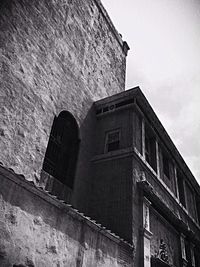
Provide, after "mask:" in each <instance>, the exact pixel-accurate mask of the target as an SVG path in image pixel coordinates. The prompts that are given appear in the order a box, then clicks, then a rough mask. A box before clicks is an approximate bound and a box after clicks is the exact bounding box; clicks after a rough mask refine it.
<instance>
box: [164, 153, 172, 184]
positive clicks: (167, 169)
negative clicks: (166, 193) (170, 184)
mask: <svg viewBox="0 0 200 267" xmlns="http://www.w3.org/2000/svg"><path fill="white" fill-rule="evenodd" d="M162 165H163V174H164V176H165V177H167V178H168V179H170V178H171V177H170V159H169V155H168V153H167V152H166V150H165V149H163V150H162Z"/></svg>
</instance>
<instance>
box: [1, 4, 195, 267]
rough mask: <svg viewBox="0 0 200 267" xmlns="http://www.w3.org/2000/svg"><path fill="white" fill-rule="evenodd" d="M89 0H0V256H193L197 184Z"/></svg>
mask: <svg viewBox="0 0 200 267" xmlns="http://www.w3.org/2000/svg"><path fill="white" fill-rule="evenodd" d="M128 49H129V47H128V45H127V43H126V42H124V41H123V40H122V38H121V36H120V35H119V33H118V32H117V30H116V29H115V27H114V26H113V24H112V22H111V20H110V18H109V16H108V14H107V12H106V10H105V9H104V7H103V6H102V4H101V2H100V0H86V1H79V0H74V1H72V0H48V1H47V0H40V1H39V0H34V1H28V0H7V1H5V0H4V1H1V3H0V58H1V59H0V101H1V103H0V151H1V153H0V161H1V165H0V181H1V186H0V237H1V238H0V266H2V267H7V266H8V267H10V266H13V267H14V266H15V267H16V266H18V267H19V266H21V267H22V266H26V267H28V266H29V267H31V266H32V267H33V266H35V267H46V266H52V267H54V266H55V267H68V266H72V267H73V266H76V267H81V266H86V267H96V266H98V267H100V266H117V267H121V266H135V267H139V266H141V267H142V266H145V267H147V266H148V267H150V266H166V267H167V266H176V267H181V266H192V267H198V266H200V226H199V223H200V187H199V185H198V183H197V182H196V180H195V178H194V177H193V175H192V173H191V172H190V170H189V168H188V167H187V165H186V164H185V162H184V160H183V158H182V157H181V155H180V154H179V152H178V150H177V149H176V147H175V146H174V144H173V142H172V140H171V139H170V137H169V136H168V134H167V133H166V131H165V129H164V128H163V126H162V124H161V122H160V121H159V119H158V118H157V116H156V114H155V113H154V111H153V109H152V108H151V106H150V104H149V103H148V101H147V99H146V98H145V96H144V95H143V93H142V91H141V90H140V88H139V87H136V88H133V89H131V90H127V91H125V71H126V56H127V52H128Z"/></svg>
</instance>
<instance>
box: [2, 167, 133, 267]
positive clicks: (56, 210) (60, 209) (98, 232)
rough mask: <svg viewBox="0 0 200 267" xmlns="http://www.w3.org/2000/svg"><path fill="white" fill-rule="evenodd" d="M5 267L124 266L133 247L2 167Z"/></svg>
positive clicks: (127, 264) (3, 259)
mask: <svg viewBox="0 0 200 267" xmlns="http://www.w3.org/2000/svg"><path fill="white" fill-rule="evenodd" d="M0 181H1V187H0V236H1V239H0V266H4V267H13V266H24V267H28V266H29V267H30V266H31V267H34V266H35V267H46V266H49V267H55V266H59V267H66V266H71V267H73V266H74V267H75V266H76V267H81V266H87V267H94V266H96V267H100V266H102V267H103V266H104V267H106V266H109V267H112V266H113V267H122V266H123V267H124V266H127V267H128V266H133V265H132V263H131V262H132V256H133V252H132V247H131V246H130V245H129V244H128V243H126V242H124V241H123V240H121V239H120V238H119V237H117V236H115V235H114V234H112V233H109V231H107V230H106V229H105V228H104V227H102V226H101V225H98V224H97V223H95V222H93V221H91V220H90V219H89V218H87V217H85V216H84V215H83V214H80V213H79V212H78V211H76V210H74V209H73V208H72V207H70V206H69V205H67V204H65V203H63V202H62V201H60V200H58V199H57V198H55V197H53V196H51V195H49V194H48V193H46V192H44V191H43V190H40V189H39V188H37V187H36V186H34V185H33V184H32V183H31V182H27V181H26V180H25V179H24V178H23V177H21V176H19V175H16V174H15V173H13V172H12V171H9V170H7V169H5V168H3V167H1V166H0Z"/></svg>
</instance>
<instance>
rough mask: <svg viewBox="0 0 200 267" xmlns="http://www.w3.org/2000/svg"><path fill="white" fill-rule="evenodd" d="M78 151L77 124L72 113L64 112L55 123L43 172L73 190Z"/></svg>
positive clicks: (55, 119) (56, 118)
mask: <svg viewBox="0 0 200 267" xmlns="http://www.w3.org/2000/svg"><path fill="white" fill-rule="evenodd" d="M78 151H79V134H78V125H77V122H76V120H75V118H74V117H73V116H72V115H71V113H69V112H67V111H62V112H61V113H60V114H59V116H58V117H55V118H54V121H53V125H52V129H51V133H50V138H49V143H48V146H47V150H46V155H45V158H44V163H43V170H44V171H45V172H47V173H49V174H50V175H52V176H53V177H54V178H56V179H58V180H59V181H60V182H62V183H63V184H65V185H67V186H68V187H70V188H71V189H72V188H73V183H74V176H75V170H76V162H77V158H78Z"/></svg>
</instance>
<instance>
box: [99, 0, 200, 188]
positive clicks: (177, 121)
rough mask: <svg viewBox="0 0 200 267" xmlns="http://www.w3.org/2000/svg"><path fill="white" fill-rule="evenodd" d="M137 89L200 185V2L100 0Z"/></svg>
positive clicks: (129, 78) (130, 83) (131, 84)
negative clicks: (124, 44) (126, 48)
mask: <svg viewBox="0 0 200 267" xmlns="http://www.w3.org/2000/svg"><path fill="white" fill-rule="evenodd" d="M102 3H103V5H104V7H105V8H106V10H107V11H108V14H109V15H110V17H111V19H112V21H113V23H114V25H115V27H116V28H117V30H118V31H119V33H121V34H122V36H123V40H124V41H127V43H128V44H129V46H130V48H131V50H130V51H129V54H128V58H127V81H126V88H127V89H130V88H132V87H134V86H137V85H139V86H140V88H141V89H142V91H143V93H144V94H145V96H146V97H147V99H148V101H149V102H150V104H151V105H152V107H153V109H154V111H155V112H156V114H157V115H158V117H159V119H160V120H161V122H162V124H163V126H164V127H165V129H166V130H167V132H168V134H169V135H170V137H171V138H172V140H173V142H174V143H175V145H176V147H177V148H178V150H179V152H180V153H181V155H182V156H183V158H184V160H185V161H186V163H187V165H188V166H189V168H190V169H191V171H192V173H193V174H194V175H195V177H196V179H197V180H198V181H199V183H200V164H199V163H200V162H199V161H200V138H199V135H200V106H199V105H200V1H199V0H102Z"/></svg>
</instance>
